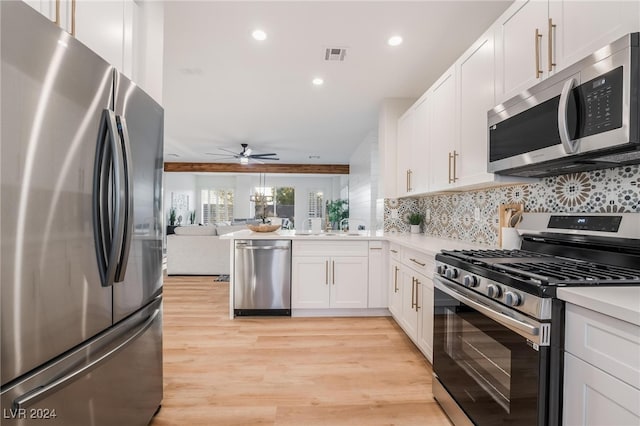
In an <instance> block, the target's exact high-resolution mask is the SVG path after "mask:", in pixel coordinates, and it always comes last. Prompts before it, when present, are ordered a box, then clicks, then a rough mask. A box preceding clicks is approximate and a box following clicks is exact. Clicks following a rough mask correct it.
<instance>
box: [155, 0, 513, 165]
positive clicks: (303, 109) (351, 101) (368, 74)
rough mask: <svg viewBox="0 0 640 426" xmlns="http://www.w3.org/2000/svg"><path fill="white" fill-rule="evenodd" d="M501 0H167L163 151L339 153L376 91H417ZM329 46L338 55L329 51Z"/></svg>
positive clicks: (376, 98) (184, 155)
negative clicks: (259, 37) (260, 34)
mask: <svg viewBox="0 0 640 426" xmlns="http://www.w3.org/2000/svg"><path fill="white" fill-rule="evenodd" d="M509 4H510V1H507V0H502V1H410V2H400V1H374V2H369V1H352V2H345V1H323V2H315V1H297V2H291V1H289V2H282V1H281V2H274V1H258V2H246V1H233V2H218V1H210V2H209V1H207V2H205V1H196V2H186V1H180V2H177V1H175V2H166V3H165V28H164V30H165V51H164V62H165V66H164V70H163V71H164V93H163V103H164V107H165V131H166V132H165V161H194V162H217V161H219V160H218V157H216V156H211V155H207V154H206V153H207V152H212V153H222V151H221V150H219V148H225V149H230V150H233V151H238V152H239V151H240V143H241V142H247V143H249V146H250V147H251V148H253V151H254V153H264V152H276V153H278V156H279V158H280V163H307V164H309V163H311V164H313V163H317V164H328V163H336V164H347V163H348V162H349V157H350V155H351V154H352V153H353V151H354V150H355V148H356V146H357V145H358V144H360V143H361V142H362V141H363V140H364V139H365V138H366V137H367V136H368V135H369V134H371V132H376V131H377V127H378V125H377V121H378V109H379V107H380V104H381V101H382V100H383V99H384V98H402V97H408V98H417V97H419V96H420V95H421V94H422V93H423V92H424V91H425V90H426V89H427V88H428V87H429V86H430V85H431V84H432V83H433V81H434V80H435V79H436V78H437V77H438V76H439V75H441V74H442V73H443V72H444V70H445V69H446V68H447V67H448V66H449V65H451V64H452V63H453V62H454V61H455V59H456V58H457V57H458V56H459V55H460V54H461V53H462V52H463V51H464V50H465V49H466V48H467V47H469V45H470V44H471V43H472V42H473V41H474V40H475V39H477V38H478V37H479V36H480V35H481V34H482V32H484V30H486V29H487V28H488V27H489V25H490V24H491V23H492V22H493V21H494V20H495V19H496V18H497V17H498V16H499V15H500V14H501V13H502V12H503V11H504V10H505V9H506V8H507V7H508V6H509ZM255 28H261V29H263V30H264V31H265V32H266V33H267V35H268V38H267V40H266V41H264V42H262V43H260V42H257V41H256V40H254V39H253V38H252V37H251V32H252V31H253V30H254V29H255ZM394 34H398V35H401V36H402V37H403V39H404V42H403V44H401V45H400V46H398V47H390V46H388V45H387V43H386V41H387V39H388V38H389V37H390V36H391V35H394ZM327 47H345V48H347V49H348V50H347V54H346V58H345V60H344V61H343V62H327V61H325V60H324V53H325V48H327ZM314 77H322V78H323V79H324V81H325V84H324V85H323V86H320V87H317V86H313V85H312V84H311V80H312V79H313V78H314ZM176 155H177V156H176ZM310 155H313V156H319V157H320V158H319V159H317V158H313V159H310V158H309V156H310ZM229 161H238V160H229Z"/></svg>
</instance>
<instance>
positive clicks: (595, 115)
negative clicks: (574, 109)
mask: <svg viewBox="0 0 640 426" xmlns="http://www.w3.org/2000/svg"><path fill="white" fill-rule="evenodd" d="M622 80H623V79H622V67H618V68H616V69H614V70H612V71H609V72H608V73H606V74H603V75H601V76H598V77H596V78H594V79H593V80H590V81H587V82H586V83H584V84H581V85H580V86H578V87H577V88H576V89H575V92H574V93H575V95H577V96H576V97H577V103H578V105H579V108H578V110H579V111H580V114H579V117H580V118H581V121H582V125H579V126H578V133H579V134H578V135H577V137H578V138H581V137H585V136H591V135H595V134H598V133H602V132H606V131H608V130H613V129H616V128H618V127H622V85H623V81H622Z"/></svg>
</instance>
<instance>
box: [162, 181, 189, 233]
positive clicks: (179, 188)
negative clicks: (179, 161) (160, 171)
mask: <svg viewBox="0 0 640 426" xmlns="http://www.w3.org/2000/svg"><path fill="white" fill-rule="evenodd" d="M162 195H163V198H164V201H163V204H164V220H165V224H168V223H169V222H168V221H167V217H168V216H169V209H170V208H171V199H172V196H173V197H174V199H175V198H176V196H178V195H180V196H186V197H188V199H189V202H188V206H187V209H186V211H179V212H178V214H180V215H182V224H183V225H185V224H187V223H188V222H187V219H188V211H191V210H197V207H196V206H197V202H198V200H196V176H195V175H194V174H193V173H165V174H164V185H163V193H162Z"/></svg>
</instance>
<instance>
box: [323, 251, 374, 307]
mask: <svg viewBox="0 0 640 426" xmlns="http://www.w3.org/2000/svg"><path fill="white" fill-rule="evenodd" d="M368 268H369V265H368V262H367V258H366V257H360V256H340V257H333V258H331V265H330V275H331V277H330V281H331V290H330V293H331V302H330V303H329V306H330V307H331V308H366V307H367V289H368V279H367V278H368Z"/></svg>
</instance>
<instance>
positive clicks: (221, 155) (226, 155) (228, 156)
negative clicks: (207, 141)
mask: <svg viewBox="0 0 640 426" xmlns="http://www.w3.org/2000/svg"><path fill="white" fill-rule="evenodd" d="M205 154H206V155H215V156H216V157H222V158H237V156H235V155H229V154H216V153H215V152H205Z"/></svg>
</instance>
